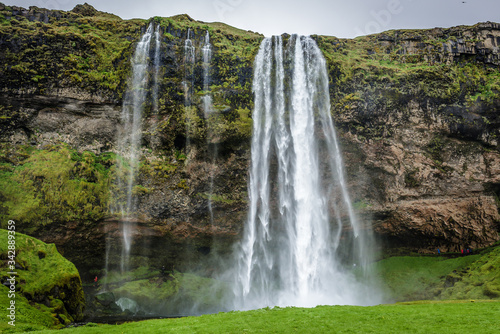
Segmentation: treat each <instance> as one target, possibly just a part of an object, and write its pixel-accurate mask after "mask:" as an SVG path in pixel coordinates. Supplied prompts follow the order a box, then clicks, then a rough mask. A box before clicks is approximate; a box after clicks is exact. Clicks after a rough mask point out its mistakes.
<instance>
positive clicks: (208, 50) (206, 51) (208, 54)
mask: <svg viewBox="0 0 500 334" xmlns="http://www.w3.org/2000/svg"><path fill="white" fill-rule="evenodd" d="M201 52H202V55H203V91H204V92H205V95H203V97H202V99H203V111H204V112H205V119H206V120H207V145H208V151H209V152H210V149H211V150H212V152H211V154H210V155H211V158H212V167H211V170H210V176H209V177H210V180H209V192H208V213H209V215H210V223H212V224H213V222H214V213H213V207H212V197H213V188H214V172H215V171H214V168H215V161H216V158H217V145H216V144H214V143H213V138H212V137H213V135H214V131H213V130H212V129H213V128H215V125H216V124H214V122H215V120H214V118H213V117H211V112H212V96H211V95H210V93H209V89H210V87H209V86H210V61H211V58H212V46H211V45H210V34H209V33H208V31H207V33H206V35H205V42H204V44H203V47H202V49H201ZM211 142H212V143H211Z"/></svg>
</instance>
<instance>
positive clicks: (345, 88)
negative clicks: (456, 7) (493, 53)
mask: <svg viewBox="0 0 500 334" xmlns="http://www.w3.org/2000/svg"><path fill="white" fill-rule="evenodd" d="M479 29H480V28H478V26H473V27H457V28H450V29H449V30H445V31H441V32H435V31H434V30H419V31H410V30H406V31H405V30H397V31H389V32H385V33H382V34H377V35H370V36H363V37H358V38H355V39H353V40H346V39H338V38H335V37H329V36H314V38H315V39H316V41H317V43H318V45H319V47H320V48H321V50H322V51H323V53H324V56H325V58H326V60H327V65H328V71H329V75H330V87H331V89H330V95H331V99H332V106H333V107H334V108H333V112H334V113H337V114H338V115H339V117H338V118H340V119H341V121H340V122H338V123H337V124H339V125H340V126H341V127H343V128H344V129H345V130H348V131H351V132H353V133H356V134H358V135H359V136H361V137H363V138H380V137H390V136H391V131H390V130H391V129H390V127H391V126H389V124H388V123H389V121H390V122H392V123H393V122H394V121H395V118H394V116H393V115H397V114H399V116H397V118H399V117H401V115H403V116H402V117H403V120H406V119H407V118H408V117H410V115H405V113H406V112H407V110H408V103H409V102H410V101H413V102H416V103H417V104H418V105H419V107H420V108H422V109H424V110H426V111H429V112H437V113H440V114H441V115H442V116H443V118H444V119H445V121H446V122H447V123H448V124H450V128H451V131H452V132H454V133H457V134H458V135H461V136H469V137H472V138H474V139H479V138H480V135H479V133H482V132H486V133H489V132H492V133H495V134H494V135H493V136H497V135H498V133H497V132H498V129H497V128H496V127H495V126H494V125H493V124H498V122H499V120H498V115H497V113H496V112H495V110H496V108H497V105H498V100H499V98H500V74H499V71H498V66H496V65H493V64H489V63H487V62H486V61H485V59H484V56H483V55H482V54H483V52H482V50H479V49H478V50H476V49H475V47H476V44H471V45H469V44H467V42H464V43H465V44H464V45H467V47H470V48H471V49H472V50H475V51H474V52H476V53H475V54H472V53H471V52H472V51H467V50H466V51H462V53H460V52H459V51H451V50H448V49H446V45H448V44H447V43H451V42H453V40H456V39H457V38H460V36H462V35H467V34H475V33H477V34H479V32H478V31H479ZM478 45H479V44H478ZM468 52H469V53H468ZM450 106H451V107H452V109H454V110H455V112H452V111H451V110H450ZM475 113H480V114H481V116H482V117H483V118H481V117H476V116H477V115H475ZM343 114H346V115H355V117H352V116H350V117H348V118H346V116H340V115H343ZM397 118H396V119H397Z"/></svg>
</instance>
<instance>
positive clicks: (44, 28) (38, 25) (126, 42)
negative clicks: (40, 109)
mask: <svg viewBox="0 0 500 334" xmlns="http://www.w3.org/2000/svg"><path fill="white" fill-rule="evenodd" d="M5 13H6V11H5V10H4V17H8V18H9V19H8V20H5V21H4V24H3V25H1V26H0V38H1V39H2V41H3V43H2V45H1V46H0V59H1V63H2V67H0V73H1V74H2V79H1V81H0V86H1V87H2V89H4V90H15V89H19V90H22V91H26V90H33V89H34V90H35V91H36V92H38V93H42V94H43V93H44V92H46V91H47V90H49V91H50V90H51V89H57V88H62V87H73V86H76V87H80V88H82V89H84V90H86V91H88V92H89V93H93V94H97V95H108V96H109V95H111V96H113V97H114V98H115V99H117V98H119V97H120V96H121V92H123V90H124V89H123V88H124V85H125V83H126V78H127V75H128V71H129V62H128V58H129V56H130V53H131V51H132V48H131V44H132V43H131V40H135V39H137V38H138V36H139V35H140V33H141V28H142V26H143V25H144V21H143V20H128V21H124V20H121V19H120V18H118V17H117V16H114V15H110V14H106V13H101V12H97V11H96V12H95V15H94V16H85V15H82V14H81V13H78V11H76V12H63V11H47V10H43V9H38V8H36V7H34V8H30V14H31V15H28V16H24V15H22V13H20V12H15V11H11V12H9V11H7V13H8V14H9V15H8V16H6V15H5Z"/></svg>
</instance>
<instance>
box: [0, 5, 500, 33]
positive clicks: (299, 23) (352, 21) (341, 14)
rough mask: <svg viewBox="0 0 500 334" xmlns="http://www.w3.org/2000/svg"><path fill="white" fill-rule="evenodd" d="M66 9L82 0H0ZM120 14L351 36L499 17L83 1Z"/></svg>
mask: <svg viewBox="0 0 500 334" xmlns="http://www.w3.org/2000/svg"><path fill="white" fill-rule="evenodd" d="M0 1H2V2H3V3H5V4H6V5H13V6H21V7H24V8H28V7H29V6H37V7H42V8H49V9H62V10H70V9H72V8H73V7H74V6H75V5H77V4H78V3H83V2H85V0H80V1H78V0H0ZM86 2H87V3H89V4H91V5H92V6H94V7H95V8H96V9H97V10H100V11H104V12H108V13H113V14H115V15H118V16H120V17H121V18H123V19H131V18H143V19H147V18H150V17H153V16H163V17H168V16H173V15H177V14H188V15H189V16H191V17H192V18H193V19H195V20H199V21H205V22H216V21H218V22H224V23H227V24H229V25H231V26H234V27H237V28H240V29H244V30H252V31H255V32H259V33H262V34H264V35H266V36H272V35H281V34H282V33H289V34H293V33H297V34H302V35H311V34H318V35H330V36H336V37H341V38H353V37H356V36H360V35H368V34H372V33H377V32H381V31H386V30H391V29H425V28H434V27H443V28H447V27H452V26H456V25H473V24H476V23H478V22H485V21H494V22H500V1H499V0H305V1H304V0H288V1H278V0H86Z"/></svg>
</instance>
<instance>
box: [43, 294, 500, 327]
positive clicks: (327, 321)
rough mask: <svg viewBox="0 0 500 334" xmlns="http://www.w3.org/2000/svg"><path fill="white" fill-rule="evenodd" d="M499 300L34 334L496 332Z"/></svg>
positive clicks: (228, 316)
mask: <svg viewBox="0 0 500 334" xmlns="http://www.w3.org/2000/svg"><path fill="white" fill-rule="evenodd" d="M499 319H500V302H499V301H447V302H417V303H400V304H390V305H378V306H369V307H361V306H318V307H315V308H310V309H307V308H291V307H288V308H277V307H276V308H272V309H260V310H255V311H247V312H228V313H219V314H213V315H203V316H200V317H187V318H179V319H161V320H147V321H139V322H133V323H126V324H122V325H95V324H87V326H84V327H77V328H71V329H63V330H47V331H38V332H34V333H60V334H70V333H291V332H293V333H482V334H486V333H498V332H499V330H500V327H499Z"/></svg>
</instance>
